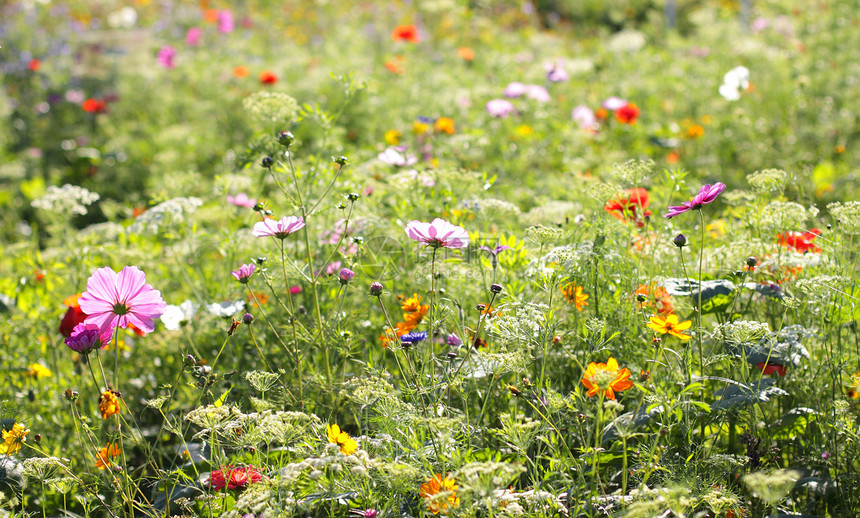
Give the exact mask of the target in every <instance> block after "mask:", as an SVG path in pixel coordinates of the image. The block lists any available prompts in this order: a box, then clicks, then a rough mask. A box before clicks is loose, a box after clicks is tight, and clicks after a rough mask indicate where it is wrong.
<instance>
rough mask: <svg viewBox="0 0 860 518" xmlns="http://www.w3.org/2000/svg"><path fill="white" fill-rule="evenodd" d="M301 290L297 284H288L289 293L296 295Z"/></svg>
mask: <svg viewBox="0 0 860 518" xmlns="http://www.w3.org/2000/svg"><path fill="white" fill-rule="evenodd" d="M301 292H302V287H301V286H298V285H296V286H290V295H298V294H299V293H301Z"/></svg>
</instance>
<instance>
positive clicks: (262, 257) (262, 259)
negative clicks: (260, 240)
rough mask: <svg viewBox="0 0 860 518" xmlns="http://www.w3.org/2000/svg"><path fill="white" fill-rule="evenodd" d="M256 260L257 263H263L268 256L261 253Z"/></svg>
mask: <svg viewBox="0 0 860 518" xmlns="http://www.w3.org/2000/svg"><path fill="white" fill-rule="evenodd" d="M254 262H255V263H257V264H263V263H265V262H266V257H265V256H262V255H261V256H260V257H258V258H256V259H254Z"/></svg>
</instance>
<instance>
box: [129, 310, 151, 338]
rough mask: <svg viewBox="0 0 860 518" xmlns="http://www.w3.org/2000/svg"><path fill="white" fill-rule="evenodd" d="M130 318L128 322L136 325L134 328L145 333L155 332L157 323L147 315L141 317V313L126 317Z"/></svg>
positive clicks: (130, 314)
mask: <svg viewBox="0 0 860 518" xmlns="http://www.w3.org/2000/svg"><path fill="white" fill-rule="evenodd" d="M125 316H127V317H128V321H129V322H131V323H132V324H134V327H136V328H138V329H140V330H141V331H143V332H145V333H151V332H153V331H155V323H154V322H153V321H152V319H151V318H149V317H147V316H146V315H141V314H139V313H129V314H128V315H125Z"/></svg>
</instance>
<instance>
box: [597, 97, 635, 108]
mask: <svg viewBox="0 0 860 518" xmlns="http://www.w3.org/2000/svg"><path fill="white" fill-rule="evenodd" d="M627 104H628V103H627V101H626V100H625V99H622V98H620V97H615V96H612V97H610V98H608V99H606V100H605V101H603V104H601V106H603V108H604V109H606V110H609V111H611V112H614V111H615V110H620V109H621V108H624V107H625V106H627Z"/></svg>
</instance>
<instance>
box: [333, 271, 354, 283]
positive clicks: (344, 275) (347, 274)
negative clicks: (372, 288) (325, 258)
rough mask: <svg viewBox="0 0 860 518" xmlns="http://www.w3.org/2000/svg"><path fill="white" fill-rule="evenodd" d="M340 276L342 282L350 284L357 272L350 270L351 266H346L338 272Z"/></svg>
mask: <svg viewBox="0 0 860 518" xmlns="http://www.w3.org/2000/svg"><path fill="white" fill-rule="evenodd" d="M337 276H338V278H339V279H340V283H341V284H348V283H349V281H351V280H352V278H353V277H354V276H355V272H354V271H352V270H350V269H349V268H344V269H343V270H341V271H340V273H338V275H337Z"/></svg>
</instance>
